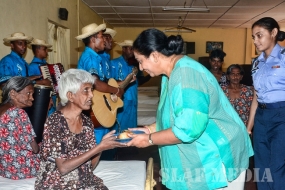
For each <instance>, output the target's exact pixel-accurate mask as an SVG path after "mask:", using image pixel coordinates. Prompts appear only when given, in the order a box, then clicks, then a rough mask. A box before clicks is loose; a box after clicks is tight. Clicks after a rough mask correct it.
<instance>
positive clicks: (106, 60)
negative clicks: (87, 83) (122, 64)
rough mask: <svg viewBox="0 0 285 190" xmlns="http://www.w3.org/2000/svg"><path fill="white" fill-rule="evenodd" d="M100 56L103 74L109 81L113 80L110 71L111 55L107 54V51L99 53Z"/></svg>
mask: <svg viewBox="0 0 285 190" xmlns="http://www.w3.org/2000/svg"><path fill="white" fill-rule="evenodd" d="M98 55H99V56H100V57H101V59H102V70H103V73H104V74H105V77H106V78H107V79H109V78H111V70H110V65H111V60H110V55H109V54H108V53H106V52H105V51H104V52H103V53H99V54H98Z"/></svg>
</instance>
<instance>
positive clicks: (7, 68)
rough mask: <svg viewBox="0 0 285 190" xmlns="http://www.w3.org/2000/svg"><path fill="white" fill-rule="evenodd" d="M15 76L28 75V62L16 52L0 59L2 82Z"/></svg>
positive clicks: (0, 78)
mask: <svg viewBox="0 0 285 190" xmlns="http://www.w3.org/2000/svg"><path fill="white" fill-rule="evenodd" d="M14 76H23V77H27V76H28V64H27V62H26V61H25V60H24V59H23V58H22V57H21V56H19V55H18V54H17V53H16V52H14V51H11V53H10V54H8V55H6V56H5V57H3V58H2V59H1V61H0V83H1V82H5V81H7V80H9V79H10V78H12V77H14Z"/></svg>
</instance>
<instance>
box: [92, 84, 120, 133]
mask: <svg viewBox="0 0 285 190" xmlns="http://www.w3.org/2000/svg"><path fill="white" fill-rule="evenodd" d="M108 84H109V85H110V86H113V87H119V86H118V84H117V82H116V80H114V79H109V81H108ZM92 102H93V104H92V111H93V114H94V116H93V114H92V111H91V113H90V115H91V120H92V121H93V124H94V127H95V128H96V127H99V126H103V127H106V128H110V127H112V126H113V125H114V123H115V121H116V117H117V109H118V108H120V107H123V105H124V103H123V101H122V100H121V98H119V97H118V99H117V102H114V101H113V100H112V99H111V94H110V93H104V92H99V91H97V90H94V91H93V98H92Z"/></svg>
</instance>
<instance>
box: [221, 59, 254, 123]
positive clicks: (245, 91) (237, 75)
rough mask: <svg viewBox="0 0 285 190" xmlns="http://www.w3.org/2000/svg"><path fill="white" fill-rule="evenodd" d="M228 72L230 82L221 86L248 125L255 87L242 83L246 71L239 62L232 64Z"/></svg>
mask: <svg viewBox="0 0 285 190" xmlns="http://www.w3.org/2000/svg"><path fill="white" fill-rule="evenodd" d="M226 74H227V79H228V81H229V84H226V85H223V86H221V87H222V89H223V91H224V93H225V94H226V96H227V97H228V99H229V101H230V102H231V104H232V106H233V107H234V108H235V110H236V111H237V113H238V114H239V116H240V118H241V119H242V121H243V122H244V124H245V126H246V125H247V122H248V118H249V111H250V106H251V102H252V98H253V87H252V86H246V85H243V84H240V81H241V80H242V77H243V75H244V71H243V69H242V67H241V66H240V65H238V64H232V65H230V66H229V67H228V69H227V73H226Z"/></svg>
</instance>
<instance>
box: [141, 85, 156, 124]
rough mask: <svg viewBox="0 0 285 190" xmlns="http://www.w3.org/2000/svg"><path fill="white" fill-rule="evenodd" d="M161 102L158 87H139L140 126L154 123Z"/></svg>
mask: <svg viewBox="0 0 285 190" xmlns="http://www.w3.org/2000/svg"><path fill="white" fill-rule="evenodd" d="M158 102H159V90H158V87H156V86H152V87H138V119H137V122H138V126H144V125H149V124H152V123H154V122H155V121H156V120H155V118H156V110H157V106H158Z"/></svg>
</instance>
